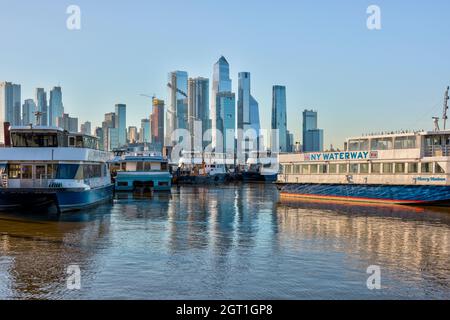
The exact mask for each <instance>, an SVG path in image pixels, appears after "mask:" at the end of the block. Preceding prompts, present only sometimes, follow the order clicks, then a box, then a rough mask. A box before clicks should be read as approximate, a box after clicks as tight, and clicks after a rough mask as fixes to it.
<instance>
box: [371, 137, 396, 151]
mask: <svg viewBox="0 0 450 320" xmlns="http://www.w3.org/2000/svg"><path fill="white" fill-rule="evenodd" d="M371 149H372V150H389V149H392V138H374V139H372V143H371Z"/></svg>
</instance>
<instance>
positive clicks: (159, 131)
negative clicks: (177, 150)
mask: <svg viewBox="0 0 450 320" xmlns="http://www.w3.org/2000/svg"><path fill="white" fill-rule="evenodd" d="M150 125H151V129H152V134H151V140H152V142H153V143H159V144H161V146H162V145H163V143H164V100H159V99H156V98H153V109H152V114H151V116H150Z"/></svg>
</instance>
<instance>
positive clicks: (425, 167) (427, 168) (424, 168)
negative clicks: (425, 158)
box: [420, 162, 433, 173]
mask: <svg viewBox="0 0 450 320" xmlns="http://www.w3.org/2000/svg"><path fill="white" fill-rule="evenodd" d="M420 167H421V168H420V169H421V172H422V173H433V163H431V162H422V165H421V166H420Z"/></svg>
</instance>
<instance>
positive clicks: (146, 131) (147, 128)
mask: <svg viewBox="0 0 450 320" xmlns="http://www.w3.org/2000/svg"><path fill="white" fill-rule="evenodd" d="M139 140H140V142H142V143H151V142H152V138H151V125H150V120H149V119H142V120H141V130H140V132H139Z"/></svg>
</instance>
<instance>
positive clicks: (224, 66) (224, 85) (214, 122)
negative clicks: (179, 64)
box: [211, 56, 231, 147]
mask: <svg viewBox="0 0 450 320" xmlns="http://www.w3.org/2000/svg"><path fill="white" fill-rule="evenodd" d="M220 92H231V79H230V65H229V64H228V61H227V59H225V57H224V56H221V57H220V59H219V60H218V61H217V62H216V63H215V64H214V72H213V86H212V97H211V129H212V145H213V147H216V146H217V141H216V140H217V137H216V130H219V125H220V124H219V121H220V118H219V115H220V113H219V112H218V110H217V109H218V107H217V94H218V93H220Z"/></svg>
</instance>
